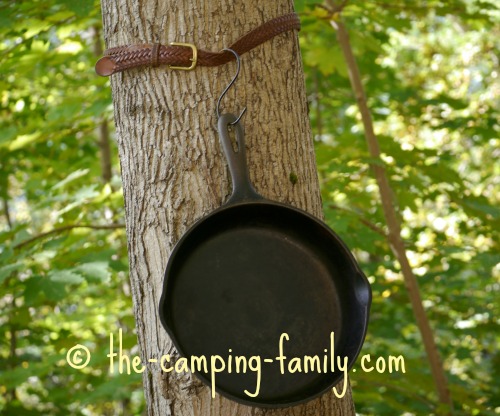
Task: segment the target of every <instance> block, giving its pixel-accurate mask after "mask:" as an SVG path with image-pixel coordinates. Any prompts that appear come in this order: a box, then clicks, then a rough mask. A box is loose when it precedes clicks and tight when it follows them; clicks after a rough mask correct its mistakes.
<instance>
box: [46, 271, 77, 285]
mask: <svg viewBox="0 0 500 416" xmlns="http://www.w3.org/2000/svg"><path fill="white" fill-rule="evenodd" d="M48 277H49V279H50V280H51V281H52V282H56V283H64V284H78V283H82V282H83V281H84V280H85V279H84V278H83V277H82V276H81V275H80V274H78V273H76V272H75V271H71V270H53V271H51V272H49V274H48Z"/></svg>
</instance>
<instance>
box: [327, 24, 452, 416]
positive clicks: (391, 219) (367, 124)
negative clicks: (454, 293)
mask: <svg viewBox="0 0 500 416" xmlns="http://www.w3.org/2000/svg"><path fill="white" fill-rule="evenodd" d="M330 24H331V25H332V27H333V28H334V29H335V30H336V31H337V39H338V42H339V44H340V48H341V49H342V53H343V55H344V58H345V60H346V63H347V67H348V70H349V79H350V81H351V86H352V89H353V91H354V93H355V96H356V100H357V103H358V107H359V111H360V113H361V118H362V121H363V126H364V131H365V137H366V141H367V144H368V149H369V151H370V155H371V157H372V158H373V159H380V147H379V143H378V140H377V137H376V136H375V132H374V129H373V121H372V117H371V113H370V110H369V108H368V104H367V100H366V94H365V91H364V88H363V84H362V82H361V76H360V73H359V68H358V65H357V62H356V59H355V57H354V53H353V50H352V47H351V42H350V40H349V34H348V32H347V29H346V27H345V25H344V23H343V22H342V20H341V18H340V16H339V17H338V19H336V20H331V21H330ZM372 169H373V172H374V175H375V179H376V180H377V184H378V187H379V192H380V196H381V200H382V208H383V211H384V216H385V219H386V222H387V227H388V229H389V235H388V240H389V244H390V245H391V248H392V251H393V253H394V255H395V256H396V258H397V260H398V262H399V264H400V266H401V271H402V273H403V277H404V282H405V286H406V289H407V290H408V294H409V297H410V302H411V305H412V308H413V313H414V315H415V319H416V321H417V325H418V328H419V330H420V334H421V336H422V341H423V343H424V347H425V350H426V352H427V356H428V359H429V363H430V367H431V372H432V375H433V378H434V382H435V384H436V390H437V393H438V397H439V401H440V402H441V403H443V404H445V405H446V406H447V407H448V412H449V413H450V414H451V412H452V410H453V402H452V400H451V397H450V392H449V390H448V381H447V379H446V375H445V372H444V369H443V365H442V363H441V358H440V356H439V352H438V349H437V346H436V342H435V340H434V334H433V331H432V329H431V326H430V324H429V320H428V319H427V315H426V313H425V309H424V307H423V305H422V298H421V296H420V290H419V287H418V282H417V279H416V277H415V275H414V273H413V270H412V268H411V266H410V263H409V261H408V257H407V255H406V249H405V246H404V242H403V239H402V237H401V224H400V222H399V219H398V216H397V214H396V209H395V205H396V201H395V200H394V197H393V193H392V189H391V187H390V184H389V181H388V179H387V175H386V173H385V169H384V167H383V166H381V165H378V164H377V165H376V164H373V165H372Z"/></svg>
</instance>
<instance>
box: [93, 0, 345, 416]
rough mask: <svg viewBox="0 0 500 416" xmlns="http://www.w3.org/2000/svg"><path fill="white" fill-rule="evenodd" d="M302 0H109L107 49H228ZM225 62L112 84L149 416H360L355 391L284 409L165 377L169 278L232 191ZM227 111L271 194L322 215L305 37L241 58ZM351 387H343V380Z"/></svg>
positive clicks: (147, 73)
mask: <svg viewBox="0 0 500 416" xmlns="http://www.w3.org/2000/svg"><path fill="white" fill-rule="evenodd" d="M292 7H293V2H292V1H290V0H280V1H276V2H270V1H265V0H261V1H257V2H246V3H244V2H238V3H236V2H229V1H223V0H219V1H213V2H206V1H201V0H195V1H192V0H179V1H176V2H173V1H159V0H142V1H140V0H119V1H117V0H102V9H103V21H104V34H105V41H106V45H107V47H108V48H109V47H114V46H119V45H125V44H137V43H148V42H160V43H163V44H166V43H169V42H189V43H193V44H195V45H196V46H197V47H199V48H201V49H207V50H212V51H219V50H221V49H222V48H224V47H227V46H228V45H229V44H231V43H232V42H233V41H234V40H236V39H237V38H238V37H240V36H241V35H243V34H244V33H246V32H248V31H249V30H251V29H253V28H255V27H257V26H259V25H260V24H262V23H263V22H265V21H267V20H269V19H271V18H274V17H277V16H279V15H282V14H286V13H289V12H290V11H292ZM235 68H236V66H235V63H234V61H233V62H232V63H230V64H227V65H223V66H221V67H215V68H207V67H198V68H196V69H195V70H194V71H191V72H186V71H175V70H170V69H168V68H166V67H159V68H141V69H130V70H127V71H125V72H123V73H119V74H115V75H113V76H112V78H111V87H112V93H113V101H114V108H115V122H116V134H117V141H118V147H119V155H120V163H121V169H122V179H123V189H124V197H125V208H126V226H127V236H128V246H129V247H128V248H129V258H130V260H129V261H130V279H131V283H132V288H133V302H134V313H135V318H136V322H137V335H138V340H139V347H140V351H141V357H142V362H143V363H144V364H145V365H146V364H147V370H146V371H145V372H144V373H143V374H144V389H145V395H146V400H147V403H148V410H149V414H150V415H166V414H172V415H202V416H204V415H215V414H217V415H224V416H226V415H227V416H229V415H231V416H232V415H264V414H266V415H281V414H282V415H297V416H298V415H354V406H353V403H352V399H351V391H350V388H349V387H348V388H347V391H346V394H345V396H344V397H343V399H337V398H336V397H335V396H334V394H333V393H328V394H325V395H323V396H322V397H320V398H318V399H316V400H314V401H312V402H309V403H307V404H304V405H301V406H297V407H294V408H289V409H285V410H279V409H278V410H276V409H275V410H265V409H256V408H251V407H248V406H243V405H239V404H236V403H234V402H232V401H230V400H228V399H225V398H223V397H221V396H220V395H216V398H215V399H213V400H212V399H211V392H210V389H209V388H208V387H205V386H204V385H202V384H201V383H200V382H199V381H198V380H197V379H196V378H194V377H192V376H191V375H190V374H181V375H178V374H176V373H175V372H170V373H168V374H162V372H161V370H160V368H159V366H158V365H156V364H150V363H148V360H149V359H152V358H153V359H154V358H160V357H161V356H162V355H163V354H168V353H169V354H173V353H174V349H173V346H172V343H171V341H170V339H169V338H168V336H167V334H166V332H165V330H164V329H163V327H161V324H160V320H159V317H158V303H159V298H160V295H161V289H162V282H163V275H164V271H165V266H166V264H167V261H168V257H169V255H170V253H171V251H172V249H173V246H174V244H175V243H176V242H177V240H178V239H179V238H180V237H181V236H182V234H183V233H184V232H185V231H186V230H187V229H188V227H189V226H191V225H192V224H193V222H194V221H195V220H197V219H199V218H200V217H202V216H204V215H206V214H207V213H209V212H210V211H212V210H214V209H215V208H217V207H219V206H220V205H221V204H222V203H223V202H224V201H225V200H226V198H227V196H228V195H229V193H230V190H231V188H230V182H229V179H228V172H227V169H226V164H225V159H224V156H223V154H222V150H221V148H220V145H219V139H218V135H217V131H216V123H217V120H216V117H215V104H216V101H217V98H218V96H219V94H220V93H221V91H222V90H223V89H224V87H225V86H226V85H227V84H228V83H229V81H230V80H231V78H232V76H233V74H234V72H235ZM222 106H223V111H226V112H234V113H237V112H239V111H240V110H241V109H242V108H243V107H244V106H247V107H248V111H247V114H246V115H245V116H244V118H243V121H242V123H243V125H244V127H245V131H246V134H245V136H246V141H247V158H248V159H249V170H250V177H251V180H252V181H253V183H254V184H255V187H256V189H257V190H258V191H259V192H260V193H261V194H262V195H264V196H266V197H268V198H270V199H274V200H278V201H281V202H284V203H288V204H292V205H295V206H297V207H300V208H302V209H304V210H306V211H308V212H310V213H312V214H313V215H316V216H318V217H320V218H321V217H322V207H321V199H320V192H319V184H318V179H317V174H316V166H315V158H314V149H313V143H312V139H311V132H310V127H309V121H308V115H307V105H306V94H305V87H304V78H303V70H302V65H301V58H300V51H299V46H298V39H297V35H296V33H293V32H288V33H285V34H282V35H279V36H277V37H276V38H274V39H273V40H271V41H268V42H266V43H265V44H264V45H261V46H259V47H257V48H255V49H254V50H252V51H251V52H249V53H247V54H245V55H243V56H242V70H241V73H240V76H239V78H238V81H237V83H236V85H235V88H233V89H231V91H230V92H229V93H228V95H227V96H226V98H224V102H223V104H222ZM337 390H338V391H342V386H337Z"/></svg>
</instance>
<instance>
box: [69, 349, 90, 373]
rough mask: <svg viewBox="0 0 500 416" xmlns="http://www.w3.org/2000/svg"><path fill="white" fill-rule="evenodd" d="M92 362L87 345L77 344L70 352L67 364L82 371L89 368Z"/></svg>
mask: <svg viewBox="0 0 500 416" xmlns="http://www.w3.org/2000/svg"><path fill="white" fill-rule="evenodd" d="M89 361H90V351H89V349H88V348H87V347H86V346H85V345H81V344H76V345H75V346H74V347H73V348H70V349H69V350H68V353H67V354H66V362H67V363H68V364H69V365H70V366H71V367H73V368H76V369H77V370H81V369H82V368H85V367H87V364H88V363H89Z"/></svg>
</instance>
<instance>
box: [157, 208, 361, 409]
mask: <svg viewBox="0 0 500 416" xmlns="http://www.w3.org/2000/svg"><path fill="white" fill-rule="evenodd" d="M172 259H174V260H173V262H171V263H169V265H168V267H167V271H166V278H165V287H164V290H163V296H162V301H161V306H160V315H161V319H162V322H163V324H164V326H166V328H167V330H168V331H169V333H170V335H171V336H172V338H173V341H174V344H175V346H176V348H177V349H178V350H179V352H180V353H181V355H183V356H184V357H188V358H189V357H191V356H192V355H194V356H205V357H206V358H207V362H208V366H209V368H208V373H197V374H196V375H197V376H198V377H200V378H201V379H202V380H203V381H204V382H205V383H207V384H209V385H210V383H211V380H210V356H213V355H219V356H221V357H222V359H223V360H224V361H225V364H226V366H227V365H228V362H229V356H232V357H233V362H232V365H233V371H232V372H231V373H229V372H228V371H227V367H226V371H223V372H221V373H217V374H216V376H215V385H216V388H218V390H219V391H221V392H222V393H223V394H225V395H226V396H229V397H231V398H233V399H234V400H237V401H240V402H244V403H248V404H262V405H266V406H281V405H292V404H294V403H296V402H299V401H301V400H305V399H308V398H311V396H316V395H319V394H321V393H323V392H324V391H326V390H327V389H328V388H330V387H332V386H333V385H334V384H336V383H337V382H338V381H340V380H342V378H343V372H342V371H341V370H340V369H337V367H336V368H335V372H333V373H332V372H330V371H328V372H327V373H324V372H323V371H322V372H318V371H317V369H316V367H315V370H311V369H310V370H309V372H308V373H307V374H305V373H304V371H303V372H302V373H299V372H296V373H294V374H291V373H290V372H289V371H288V365H289V364H290V360H292V359H293V358H294V357H297V358H300V359H301V362H302V370H304V360H303V358H304V355H308V356H318V358H319V363H320V367H321V369H323V368H324V367H323V365H324V364H323V363H324V362H325V361H326V360H328V369H330V357H331V354H332V352H331V347H330V342H331V341H330V340H331V332H334V339H335V349H334V353H333V354H334V360H335V363H336V360H337V357H338V356H342V357H344V356H347V357H348V359H349V367H351V365H352V364H353V361H354V359H355V358H356V355H357V353H358V352H359V348H360V346H361V344H362V340H363V338H364V331H365V329H366V328H365V327H366V317H367V313H368V312H367V308H365V307H360V306H359V303H360V302H359V301H358V300H356V294H355V291H356V287H357V285H356V284H353V283H355V282H357V280H356V279H357V276H359V274H361V272H360V271H359V269H357V268H356V266H355V265H354V264H355V263H354V262H353V261H351V260H350V259H351V254H350V252H349V251H348V249H347V248H346V247H345V246H344V245H343V243H342V242H341V241H340V239H339V238H338V237H337V236H336V235H335V234H334V233H333V232H332V231H331V230H330V229H328V228H327V227H326V226H325V225H323V224H322V223H321V222H319V221H318V220H316V219H314V218H313V217H311V216H309V215H307V214H305V213H304V212H301V211H298V210H295V209H293V208H291V207H288V206H284V205H281V204H278V203H271V202H267V201H266V202H265V203H263V202H255V203H245V204H241V205H233V206H230V207H226V208H223V209H221V210H218V211H215V212H214V213H212V214H210V215H209V216H208V217H205V218H204V219H203V220H202V221H201V222H199V223H198V224H196V226H195V227H193V228H192V229H191V230H190V231H188V233H186V235H185V236H184V237H183V238H182V244H178V245H177V247H176V249H175V250H174V253H173V254H172ZM367 290H369V289H367ZM362 295H364V293H362ZM359 296H360V294H359V293H358V297H359ZM283 333H287V334H288V336H289V340H283V353H284V355H285V356H286V357H287V359H286V360H285V361H284V369H285V373H284V374H281V373H280V364H279V361H278V360H276V357H277V356H278V355H279V341H280V336H281V335H282V334H283ZM230 350H231V351H230ZM325 350H326V352H325ZM235 356H245V357H246V358H247V360H248V359H250V357H252V356H259V357H260V358H259V359H260V365H261V380H260V392H259V395H258V396H257V397H255V398H252V397H250V396H248V395H246V394H245V393H244V390H247V391H249V392H251V393H255V391H256V388H257V385H258V384H259V382H258V380H257V372H256V371H251V370H250V369H249V368H247V372H246V373H242V372H240V374H238V373H236V372H235V362H234V357H235ZM264 359H272V360H273V362H272V363H268V362H265V361H264ZM342 362H343V359H342ZM255 363H256V361H254V364H255ZM172 365H173V363H172ZM335 365H336V364H335Z"/></svg>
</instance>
